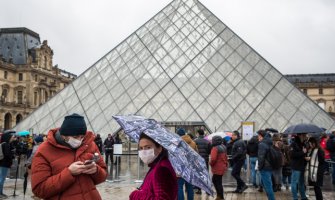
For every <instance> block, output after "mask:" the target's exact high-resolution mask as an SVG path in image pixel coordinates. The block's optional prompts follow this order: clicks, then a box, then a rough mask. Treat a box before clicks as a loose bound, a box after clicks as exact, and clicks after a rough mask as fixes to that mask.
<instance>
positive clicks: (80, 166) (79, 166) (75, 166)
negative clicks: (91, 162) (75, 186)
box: [68, 161, 86, 176]
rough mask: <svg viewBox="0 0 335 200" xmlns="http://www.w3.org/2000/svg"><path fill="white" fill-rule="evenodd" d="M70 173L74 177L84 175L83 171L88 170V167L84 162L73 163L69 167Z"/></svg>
mask: <svg viewBox="0 0 335 200" xmlns="http://www.w3.org/2000/svg"><path fill="white" fill-rule="evenodd" d="M68 169H69V171H70V172H71V174H72V175H74V176H75V175H79V174H81V173H83V171H85V170H86V166H85V165H84V163H83V162H81V161H77V162H74V163H72V164H71V165H70V166H69V167H68Z"/></svg>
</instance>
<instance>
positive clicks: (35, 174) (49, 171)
mask: <svg viewBox="0 0 335 200" xmlns="http://www.w3.org/2000/svg"><path fill="white" fill-rule="evenodd" d="M57 130H58V128H57V129H52V130H50V131H49V133H48V139H47V141H46V142H43V143H42V144H41V145H40V146H39V148H38V150H37V152H36V154H35V157H34V158H33V161H32V176H31V187H32V190H33V193H34V194H35V195H36V196H37V197H39V198H43V199H55V200H56V199H57V200H58V199H71V200H91V199H97V200H99V199H101V197H100V194H99V192H98V190H97V189H96V187H95V185H97V184H99V183H102V182H104V181H105V180H106V177H107V172H106V164H105V162H104V161H103V158H102V157H101V155H99V160H98V161H97V162H96V164H97V172H96V173H95V174H80V175H76V176H74V175H72V174H71V172H70V171H69V169H68V167H69V166H70V165H71V164H72V163H73V162H76V161H82V162H84V161H85V160H90V159H92V157H93V154H94V153H96V152H99V150H98V147H97V146H96V144H95V143H94V136H93V133H92V132H90V131H87V132H86V135H85V138H84V140H83V143H82V145H81V146H80V147H79V148H78V149H75V150H73V149H71V148H70V147H68V146H64V145H61V144H59V143H57V141H56V139H55V134H56V132H57Z"/></svg>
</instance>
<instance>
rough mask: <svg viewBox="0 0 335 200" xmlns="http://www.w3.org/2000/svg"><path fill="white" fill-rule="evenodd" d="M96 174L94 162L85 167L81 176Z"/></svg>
mask: <svg viewBox="0 0 335 200" xmlns="http://www.w3.org/2000/svg"><path fill="white" fill-rule="evenodd" d="M96 172H97V164H95V162H93V163H91V164H87V165H85V170H84V171H83V172H82V173H83V174H95V173H96Z"/></svg>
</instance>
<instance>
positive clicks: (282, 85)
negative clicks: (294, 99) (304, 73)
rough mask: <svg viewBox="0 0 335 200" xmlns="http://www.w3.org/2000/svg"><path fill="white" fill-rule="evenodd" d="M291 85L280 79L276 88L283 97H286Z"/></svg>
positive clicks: (291, 87)
mask: <svg viewBox="0 0 335 200" xmlns="http://www.w3.org/2000/svg"><path fill="white" fill-rule="evenodd" d="M293 87H294V86H293V85H292V84H291V83H290V82H289V81H288V80H287V79H285V78H282V79H280V81H279V83H278V84H277V86H276V88H277V89H278V91H279V92H280V93H281V94H282V95H283V96H287V95H288V94H289V93H290V92H291V90H292V89H293Z"/></svg>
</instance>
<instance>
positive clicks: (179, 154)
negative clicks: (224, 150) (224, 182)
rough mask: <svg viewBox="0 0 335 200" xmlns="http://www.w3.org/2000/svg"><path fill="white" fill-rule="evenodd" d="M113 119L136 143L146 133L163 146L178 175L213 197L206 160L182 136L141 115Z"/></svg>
mask: <svg viewBox="0 0 335 200" xmlns="http://www.w3.org/2000/svg"><path fill="white" fill-rule="evenodd" d="M113 118H114V119H115V120H116V121H117V122H118V123H119V124H120V126H121V127H122V128H123V129H124V131H125V133H126V134H127V135H129V136H130V137H132V138H133V139H134V140H135V141H136V142H138V140H139V138H140V135H141V134H142V133H145V134H146V135H148V136H149V137H150V138H152V139H153V140H155V141H156V142H157V143H159V144H160V145H162V146H163V147H164V148H165V149H166V150H167V151H168V153H169V160H170V162H171V164H172V167H173V169H174V170H175V172H176V174H178V175H180V176H181V177H183V178H184V179H185V180H186V181H187V182H189V183H191V184H192V185H195V186H198V187H200V188H201V189H203V190H205V191H206V192H207V193H209V194H211V195H213V190H212V182H211V178H210V176H209V173H208V170H207V167H206V164H205V160H204V159H203V158H202V157H201V156H200V155H199V154H198V153H197V152H195V151H194V150H193V149H192V148H191V147H190V146H189V145H188V144H187V143H185V142H184V141H183V140H182V139H181V137H180V136H178V135H177V134H175V133H172V132H170V131H169V130H168V129H166V128H165V127H164V126H163V125H161V124H160V123H158V122H157V121H156V120H154V119H146V118H144V117H142V116H139V115H126V116H120V115H118V116H113Z"/></svg>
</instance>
